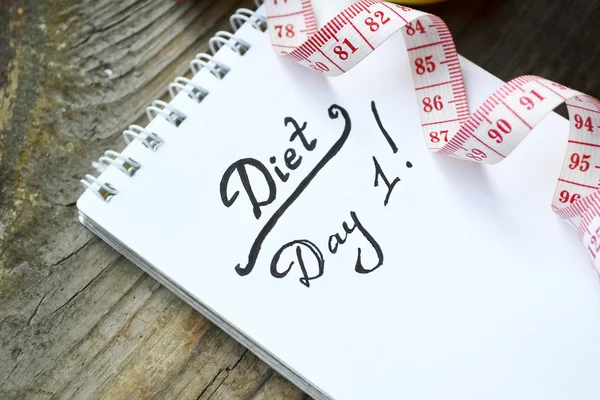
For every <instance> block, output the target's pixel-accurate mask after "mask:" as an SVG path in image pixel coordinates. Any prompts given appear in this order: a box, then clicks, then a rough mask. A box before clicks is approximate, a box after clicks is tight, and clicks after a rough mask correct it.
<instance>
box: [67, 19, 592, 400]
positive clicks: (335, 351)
mask: <svg viewBox="0 0 600 400" xmlns="http://www.w3.org/2000/svg"><path fill="white" fill-rule="evenodd" d="M243 29H244V31H243V37H244V38H246V40H247V41H249V42H250V43H251V44H252V48H251V50H250V51H249V52H248V53H247V54H246V55H245V56H244V57H239V56H237V55H235V54H234V53H233V52H231V51H229V50H228V49H223V50H221V51H220V53H219V56H218V58H219V59H220V60H223V62H224V63H226V64H228V65H230V66H231V68H232V69H231V72H230V73H229V74H228V75H227V76H226V78H225V79H223V80H222V81H217V80H216V79H213V78H212V77H211V76H210V75H209V74H208V73H207V71H206V70H203V71H202V73H201V74H200V76H198V77H196V78H195V79H194V80H195V81H198V82H200V83H201V84H202V85H203V86H205V87H207V88H209V89H210V90H211V93H210V94H209V95H208V97H207V98H206V99H205V100H204V101H203V102H202V103H201V104H200V105H198V104H196V103H194V102H193V101H191V100H189V99H187V98H186V97H185V96H184V95H183V94H182V95H180V96H179V97H178V98H177V99H175V101H174V104H176V107H177V108H179V109H181V110H182V111H183V112H185V113H186V114H187V115H188V118H187V119H186V121H184V122H183V124H181V126H179V127H177V128H175V127H172V126H171V125H170V124H168V123H166V122H165V121H164V120H162V119H161V118H160V117H159V118H157V119H155V120H154V121H153V122H152V123H151V124H150V125H149V127H150V129H151V130H152V131H154V132H156V133H158V134H159V135H160V136H161V137H163V138H164V139H165V144H164V145H163V146H162V147H161V148H160V149H159V150H158V151H157V152H156V153H153V152H151V151H149V150H147V149H145V148H143V147H142V146H141V145H139V143H134V144H132V145H131V146H129V147H128V148H127V149H126V151H125V152H124V154H126V155H129V156H131V157H132V158H134V159H135V160H137V161H139V162H140V163H141V164H142V168H141V169H140V170H139V171H138V173H137V174H136V175H135V176H134V177H133V178H128V177H126V176H124V175H123V174H121V173H120V172H119V171H118V170H116V169H114V168H112V167H111V168H109V169H108V170H107V171H105V172H104V173H103V174H102V176H101V180H102V181H108V182H111V183H112V184H113V185H114V186H115V187H117V189H119V194H118V195H116V196H115V197H114V198H113V199H112V201H110V202H109V203H103V202H102V201H101V200H99V199H98V198H97V197H95V196H94V194H93V193H92V192H91V191H87V192H86V193H85V194H84V195H83V196H82V198H81V199H80V200H79V202H78V206H79V208H80V209H81V210H82V211H83V212H84V213H85V214H86V215H87V216H88V217H89V218H91V219H93V220H94V221H96V223H97V224H99V225H101V226H102V227H103V228H104V229H106V230H107V231H109V232H111V233H112V234H113V235H115V236H116V237H117V238H118V239H119V240H120V241H122V242H123V243H125V244H126V245H127V246H128V247H130V248H131V249H133V251H135V252H137V253H138V254H140V255H141V256H142V257H143V258H145V259H146V260H148V262H150V263H151V264H153V265H154V266H155V267H156V268H158V269H160V270H161V271H162V272H163V273H164V274H165V275H167V276H168V277H169V278H170V279H172V280H174V281H176V282H177V283H178V284H179V285H181V286H182V287H184V288H185V289H186V290H187V291H189V292H190V293H192V294H193V295H194V296H196V297H197V298H198V299H199V300H200V301H202V302H203V303H205V304H206V305H207V306H208V307H210V308H212V309H213V310H215V311H216V312H217V313H218V314H220V315H221V316H222V317H223V318H224V319H226V320H227V321H229V322H230V323H231V324H233V325H234V326H236V327H237V328H238V329H240V330H241V331H243V332H245V334H247V335H248V336H249V337H251V338H252V339H253V340H254V341H256V342H257V343H259V344H260V345H261V346H263V347H264V348H266V349H267V350H268V351H269V352H270V353H272V354H273V355H274V356H276V357H277V358H279V359H280V360H282V361H283V363H285V364H286V365H288V366H289V367H290V368H292V369H293V370H294V371H296V372H297V373H298V374H300V375H302V376H303V377H304V378H306V379H307V380H308V381H310V382H312V384H314V385H315V386H317V387H318V388H319V389H320V390H321V391H323V392H325V393H327V394H328V395H329V396H331V397H334V398H339V399H367V398H369V399H371V398H373V399H374V398H404V399H441V398H445V399H455V398H456V399H462V400H466V399H482V398H485V399H488V400H490V399H528V400H530V399H545V400H548V399H565V400H567V399H568V400H571V399H597V398H598V397H599V396H600V380H599V377H600V361H599V360H600V340H598V338H600V285H599V281H598V278H597V275H596V273H595V271H594V269H593V268H592V266H591V265H590V263H589V261H588V259H587V256H586V254H585V251H584V249H583V247H582V246H581V244H580V243H579V241H578V239H577V233H576V231H575V229H573V228H572V227H570V226H568V225H567V224H566V223H565V222H564V221H562V220H560V219H558V218H557V217H556V216H554V214H553V213H552V212H551V209H550V199H551V196H552V193H553V189H554V185H555V181H556V177H557V175H558V171H559V168H560V162H561V159H562V157H563V151H564V148H565V145H566V138H567V132H568V123H567V121H566V120H564V119H563V118H561V117H559V116H557V115H554V114H553V115H550V116H548V117H547V118H546V120H544V122H543V123H542V124H540V125H539V126H538V127H536V128H535V130H534V132H533V133H532V135H531V136H530V137H529V138H527V139H526V140H525V142H524V143H523V144H522V145H521V146H520V147H519V148H518V149H517V150H516V151H515V152H514V153H513V154H512V155H511V156H510V157H508V159H507V160H506V161H504V162H502V163H501V164H499V165H496V166H492V167H486V166H480V165H476V164H474V163H467V162H464V161H460V160H454V159H451V158H447V157H442V156H437V155H433V154H431V153H430V152H429V151H428V150H427V147H426V145H425V141H424V139H423V138H422V137H421V133H420V121H419V115H418V112H417V102H416V98H415V95H414V92H413V86H412V82H411V75H410V71H409V65H408V62H407V57H406V52H405V46H404V44H403V43H402V38H401V36H400V35H396V36H395V37H393V38H392V39H390V40H389V41H388V42H386V43H385V44H384V45H383V46H382V47H381V48H380V49H378V51H377V52H375V53H374V55H373V56H371V57H370V58H369V59H367V60H366V61H365V62H363V63H362V64H360V65H359V66H358V67H356V68H354V69H353V70H352V71H350V72H349V73H347V74H345V75H344V76H342V77H338V78H334V79H331V80H328V79H325V78H323V77H321V76H319V75H318V74H316V73H314V72H312V71H309V70H307V69H305V68H303V67H300V66H298V65H294V64H293V63H291V62H288V61H286V60H284V59H282V58H280V57H279V56H277V55H276V54H275V53H274V52H273V51H272V49H271V48H270V46H269V43H268V38H267V35H266V34H261V33H259V32H256V31H254V30H252V29H251V28H249V27H244V28H243ZM461 65H462V67H463V70H464V76H465V83H466V88H467V92H468V96H469V101H470V107H471V110H473V109H475V107H476V106H477V105H478V104H480V103H481V102H482V101H483V100H484V99H485V98H486V97H487V96H488V95H490V94H491V93H492V92H493V91H494V90H495V89H497V88H498V87H499V86H500V84H501V82H500V81H499V80H498V79H497V78H495V77H493V76H491V75H490V74H489V73H487V72H485V71H483V70H482V69H480V68H479V67H477V66H475V65H473V64H472V63H470V62H468V61H466V60H464V59H461ZM372 101H374V102H375V104H376V108H377V110H378V113H379V116H380V119H381V122H382V124H383V126H384V127H385V129H386V130H387V132H388V133H389V135H390V137H391V139H392V140H393V142H394V143H395V145H396V146H397V148H398V151H397V153H393V151H392V148H391V146H390V144H389V143H388V141H387V140H386V139H385V137H384V136H383V134H382V131H381V130H380V128H379V127H378V125H377V122H376V119H375V117H374V115H373V112H372V109H371V102H372ZM332 104H338V105H339V106H341V107H343V108H344V109H345V110H347V112H348V114H349V117H350V119H351V131H350V133H349V136H348V139H347V141H346V142H345V143H344V144H343V146H342V147H341V150H340V151H339V152H338V153H337V154H336V155H335V156H334V157H333V158H332V159H331V160H330V161H329V162H328V163H327V164H326V165H325V166H324V167H323V168H322V169H321V170H320V171H319V172H318V173H317V174H316V176H315V177H314V179H312V181H311V182H310V183H309V184H308V185H307V187H306V189H305V190H304V191H303V192H302V193H301V194H300V195H299V196H298V198H297V199H296V200H295V201H294V202H293V204H291V206H289V208H287V209H286V210H285V211H284V212H283V213H282V216H281V218H280V219H279V220H278V221H277V223H276V224H274V226H273V228H272V230H271V231H270V232H269V233H268V234H267V235H266V237H265V239H264V241H263V242H262V247H261V249H260V252H259V253H258V257H257V259H256V264H255V266H254V268H253V270H252V272H250V273H249V274H247V275H245V276H240V275H239V274H238V273H237V272H236V270H235V266H236V265H237V264H240V265H241V266H242V267H244V266H246V264H247V262H248V255H249V252H250V249H251V247H252V245H253V243H254V242H255V239H256V238H257V236H258V235H259V232H260V231H261V229H263V227H264V226H265V224H266V223H267V221H268V220H269V219H270V218H271V217H272V216H273V215H274V213H275V212H276V210H278V209H280V208H281V207H282V205H283V204H284V203H285V202H286V200H287V199H288V198H289V197H290V195H292V193H293V192H294V190H295V189H297V187H298V186H299V185H300V184H301V182H302V181H303V180H304V179H305V178H306V177H307V176H308V175H309V173H310V171H311V170H313V168H315V166H316V165H317V164H318V163H319V161H320V160H322V159H323V157H324V156H325V155H326V153H327V152H328V151H329V150H330V149H331V148H332V146H334V143H335V142H336V141H338V140H339V139H340V137H341V135H342V132H343V131H344V127H345V123H344V120H343V118H342V117H341V116H340V117H339V118H337V119H331V118H330V117H329V116H328V108H329V107H330V106H331V105H332ZM286 117H291V118H293V119H294V120H295V121H296V122H297V123H298V124H299V125H300V126H302V125H303V124H304V123H305V122H306V124H307V126H306V129H305V130H304V131H303V136H304V139H306V143H307V146H305V145H304V144H303V143H302V140H301V137H300V136H298V137H296V139H295V140H293V141H292V142H290V136H291V135H292V133H293V132H294V127H293V124H292V123H289V124H288V126H285V124H284V120H285V118H286ZM314 139H316V145H315V147H314V149H313V150H312V151H309V150H307V149H306V147H311V144H314V142H312V140H314ZM536 146H543V147H544V148H545V152H544V153H540V152H536V151H534V149H535V148H536ZM288 148H293V149H294V151H295V152H296V156H295V157H293V159H292V160H293V162H294V163H297V162H298V156H301V157H302V160H301V162H300V165H299V166H298V167H297V169H295V170H293V171H290V170H289V169H287V168H286V167H285V163H284V154H285V153H286V150H287V149H288ZM289 154H291V153H288V155H289ZM272 156H275V157H276V165H277V166H279V167H280V169H281V170H282V172H284V173H288V172H289V179H288V180H287V182H285V183H284V182H282V181H281V180H280V179H279V178H278V176H277V174H276V172H275V171H274V169H273V165H272V164H271V163H270V162H269V159H270V157H272ZM373 157H375V158H376V160H377V163H378V164H379V165H380V167H381V170H382V171H383V172H384V174H385V176H386V178H387V179H388V180H389V182H390V183H391V182H392V181H393V180H394V179H395V178H399V179H400V182H399V183H397V184H396V185H395V187H394V189H393V191H392V192H391V194H390V196H389V201H388V203H387V206H384V200H385V198H386V195H387V192H388V190H387V186H386V185H385V183H384V182H383V180H382V177H381V176H380V177H379V186H378V187H374V180H375V176H376V168H375V163H374V159H373ZM245 158H252V159H255V160H258V161H260V163H262V164H263V165H264V166H265V167H266V169H267V170H268V171H269V174H270V175H271V176H272V178H273V181H274V184H275V186H276V191H277V193H276V196H275V199H274V201H273V202H272V203H271V204H268V205H265V206H262V207H260V212H261V216H260V218H259V219H257V218H256V217H255V214H254V212H253V208H252V206H251V204H250V201H249V197H248V195H247V193H246V191H245V190H244V188H243V186H242V184H241V182H240V178H239V174H237V173H234V174H232V177H231V179H230V181H229V186H228V188H227V197H228V198H231V196H233V194H234V193H235V192H236V191H239V192H240V193H239V196H238V198H237V199H236V200H235V202H233V204H232V205H231V206H230V207H226V206H225V205H224V204H223V201H222V198H221V194H220V184H221V181H222V178H223V175H224V173H225V172H226V170H227V169H228V168H229V167H230V166H231V165H232V163H234V162H236V161H238V160H241V159H245ZM407 161H409V162H410V163H411V164H412V168H408V167H407V164H406V162H407ZM247 171H248V175H249V180H250V182H251V184H252V189H253V191H254V193H255V195H256V198H257V200H258V201H265V200H267V199H268V197H269V196H268V191H267V188H268V185H267V184H266V180H265V178H264V177H263V176H262V175H261V174H260V173H259V172H258V170H257V169H255V168H253V167H248V168H247ZM353 215H354V218H355V220H358V221H359V223H360V225H361V226H362V229H355V230H354V231H353V232H352V233H351V234H349V235H348V238H347V241H346V242H345V243H344V244H340V245H338V247H337V250H336V251H335V254H332V251H330V248H329V247H330V243H329V239H330V236H331V235H334V234H335V233H339V234H340V237H342V238H343V237H345V235H344V230H343V226H342V224H343V223H344V222H346V223H347V226H348V227H349V228H352V227H353V226H354V225H356V224H355V222H353V219H352V218H353V217H352V216H353ZM355 220H354V221H355ZM364 232H368V233H367V234H365V233H364ZM369 236H370V238H369ZM295 240H307V241H309V242H310V245H308V243H307V242H302V243H305V245H300V246H291V247H288V248H287V250H285V251H284V252H283V253H282V254H281V258H280V259H279V263H278V264H277V271H279V273H282V271H285V270H286V269H287V268H288V266H289V263H290V262H291V261H294V260H296V262H295V263H294V265H293V267H292V268H291V270H290V272H289V273H288V274H287V275H286V276H285V277H283V278H275V277H273V276H272V274H271V263H272V260H273V257H274V255H275V254H276V253H277V252H278V250H280V249H281V248H282V247H283V246H285V245H286V244H287V243H290V242H292V241H295ZM374 243H376V244H374ZM298 247H299V248H301V250H302V255H303V259H304V262H305V267H306V269H307V274H308V275H309V276H314V275H317V274H318V263H317V261H316V257H315V256H313V254H315V253H317V254H318V253H319V252H320V253H322V256H323V260H324V261H323V263H324V265H323V274H322V276H321V277H319V278H317V279H313V280H310V282H309V284H310V287H306V286H305V285H304V284H302V283H301V281H300V278H301V277H302V274H301V269H300V267H299V265H298V262H297V259H296V248H298ZM359 248H360V249H361V261H362V265H363V267H364V268H365V269H370V268H374V267H375V266H377V265H378V263H379V262H380V261H381V260H380V256H382V257H383V263H382V265H381V266H379V267H378V268H376V269H375V270H374V271H372V272H370V273H357V272H356V271H355V265H356V262H357V261H356V260H357V255H358V249H359ZM376 248H377V249H380V252H381V253H380V254H379V255H378V253H377V251H376ZM311 249H312V250H311Z"/></svg>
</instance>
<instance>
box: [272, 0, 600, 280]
mask: <svg viewBox="0 0 600 400" xmlns="http://www.w3.org/2000/svg"><path fill="white" fill-rule="evenodd" d="M265 3H266V4H265V6H266V14H267V20H268V21H269V26H268V29H269V35H270V38H271V43H272V45H273V47H274V48H275V49H276V50H277V51H278V52H279V53H280V54H281V55H284V56H286V57H288V58H291V59H293V60H295V61H297V62H299V63H300V64H302V65H304V66H306V67H308V68H311V69H313V70H314V71H316V72H318V73H322V74H324V75H327V76H337V75H340V74H343V73H344V72H346V71H348V70H350V69H351V68H352V67H354V66H355V65H356V64H358V63H359V62H360V61H362V60H363V59H364V58H366V57H367V56H368V55H369V54H371V53H372V52H373V51H374V50H375V49H376V48H377V46H379V45H380V44H381V43H383V42H384V41H385V40H386V39H387V38H389V37H390V36H391V35H392V34H394V33H396V32H397V31H401V32H402V33H403V35H404V40H405V43H406V46H407V48H408V49H407V50H408V55H409V60H410V64H411V70H412V76H413V82H414V85H415V91H416V93H417V99H418V102H419V109H420V114H421V126H422V131H423V134H424V135H425V139H426V142H427V145H428V146H429V149H430V150H431V151H433V152H436V153H439V154H444V155H448V156H452V157H456V158H461V159H464V160H469V161H473V162H477V163H483V164H495V163H497V162H499V161H502V160H503V159H504V158H505V157H506V156H507V155H508V154H510V153H511V152H512V151H513V150H514V149H515V148H516V147H517V145H518V144H519V143H520V142H521V141H522V140H523V139H524V138H525V136H526V135H527V134H528V133H529V132H530V131H531V130H532V129H533V127H534V126H535V125H536V124H537V123H538V122H539V121H540V120H542V119H543V118H544V117H545V116H546V114H548V113H549V112H550V111H552V110H553V109H554V108H555V107H557V106H558V105H560V104H562V103H563V102H564V103H566V104H567V108H568V110H569V117H570V132H569V141H568V146H567V156H566V159H565V161H564V163H563V167H562V170H561V173H560V177H559V179H558V184H557V187H556V191H555V193H554V197H553V200H552V208H553V210H554V212H555V213H557V214H558V215H559V216H561V217H563V218H565V219H567V220H568V221H569V222H571V223H572V224H573V225H574V226H575V227H576V228H578V230H579V235H580V238H581V239H582V241H583V244H584V246H585V247H586V249H587V251H588V254H589V255H590V257H591V258H592V262H593V263H594V265H595V266H596V269H597V270H598V271H599V272H600V257H598V255H599V253H600V190H599V182H600V102H599V101H598V100H597V99H595V98H593V97H591V96H588V95H586V94H583V93H580V92H578V91H576V90H573V89H569V88H567V87H565V86H563V85H560V84H558V83H555V82H551V81H549V80H547V79H543V78H540V77H537V76H523V77H519V78H516V79H513V80H512V81H510V82H508V83H506V84H505V85H504V86H502V87H501V88H500V89H499V90H498V91H496V92H495V93H494V94H493V95H492V96H491V97H490V98H489V99H488V100H486V101H485V102H484V103H483V104H482V105H481V106H480V107H479V108H478V109H477V110H476V111H475V112H474V113H472V114H471V113H470V112H469V107H468V105H467V97H466V92H465V88H464V83H463V77H462V72H461V69H460V63H459V60H458V54H457V52H456V48H455V46H454V41H453V39H452V35H451V33H450V31H449V30H448V27H447V26H446V24H445V23H444V22H443V21H442V20H441V19H440V18H439V17H436V16H435V15H431V14H427V13H424V12H422V11H418V10H413V9H411V8H408V7H405V6H401V5H397V4H392V3H387V2H383V1H376V0H361V1H359V2H357V3H355V4H354V5H352V6H350V7H348V8H347V9H345V10H344V11H342V12H341V13H340V14H338V15H337V16H336V17H335V18H333V19H332V20H330V21H329V22H328V23H327V24H326V25H325V26H324V27H322V28H321V29H319V30H317V26H316V21H315V17H314V13H313V9H312V5H311V3H310V0H267V1H266V2H265Z"/></svg>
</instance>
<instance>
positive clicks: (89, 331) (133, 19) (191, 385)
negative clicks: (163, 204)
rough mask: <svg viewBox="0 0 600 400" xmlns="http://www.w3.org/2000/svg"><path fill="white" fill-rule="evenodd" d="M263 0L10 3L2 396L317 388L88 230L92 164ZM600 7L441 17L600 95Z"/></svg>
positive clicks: (488, 9)
mask: <svg viewBox="0 0 600 400" xmlns="http://www.w3.org/2000/svg"><path fill="white" fill-rule="evenodd" d="M250 3H251V2H250V0H219V1H218V2H217V1H209V0H198V1H189V2H187V3H173V2H171V1H168V0H97V1H83V2H80V1H76V0H63V1H58V0H48V1H43V2H39V3H38V1H36V0H14V1H13V0H0V88H1V97H0V185H1V194H0V293H1V294H0V321H1V322H0V397H1V398H15V399H22V398H25V397H27V398H36V399H37V398H39V399H46V398H68V397H74V398H111V399H113V398H123V399H134V398H182V399H183V398H185V399H215V400H216V399H240V398H244V399H250V398H256V399H261V398H264V399H267V398H268V399H275V398H286V399H300V398H303V397H304V395H303V394H302V393H301V392H299V391H298V390H297V389H296V388H295V387H294V386H293V385H292V384H290V383H289V382H287V381H286V380H284V379H283V378H281V377H280V376H279V375H278V374H277V373H274V372H273V371H272V370H271V369H270V368H269V367H267V366H266V365H265V364H263V363H262V362H261V361H259V360H258V359H257V358H256V357H255V356H254V355H252V354H251V353H250V352H248V351H247V350H246V349H245V348H243V347H242V346H241V345H239V344H237V343H236V342H235V341H234V340H232V339H231V338H229V337H228V336H227V335H226V334H224V333H223V332H222V331H220V330H219V329H218V328H216V327H214V326H212V325H211V324H210V323H209V322H208V321H207V320H206V319H204V318H203V317H202V316H201V315H199V314H198V313H196V312H195V311H193V310H192V309H191V308H190V307H188V306H187V305H186V304H184V303H183V302H182V301H180V300H178V299H177V298H176V297H175V296H174V295H173V294H171V293H170V292H169V291H168V290H166V289H164V288H162V287H161V286H160V285H159V284H157V283H156V282H155V281H154V280H153V279H151V278H150V277H148V276H147V275H146V274H144V273H142V272H141V271H140V270H139V269H138V268H136V267H135V266H134V265H133V264H131V263H130V262H129V261H127V260H126V259H125V258H123V257H121V256H119V254H117V253H116V252H115V251H113V250H112V249H111V248H109V247H108V246H107V245H105V244H104V243H103V242H102V241H100V240H99V239H97V238H95V237H94V236H93V235H92V234H91V233H90V232H88V231H87V230H86V229H84V228H83V226H81V225H80V224H79V222H78V220H77V210H76V206H75V201H76V200H77V197H78V196H79V195H80V194H81V192H82V189H81V187H80V186H79V183H78V180H79V178H80V177H82V175H83V174H84V173H86V172H91V167H90V162H91V161H92V160H94V159H97V157H98V156H99V155H100V154H101V152H102V151H103V150H104V149H108V148H114V149H121V148H122V147H123V143H122V141H121V131H122V130H123V129H124V128H125V127H127V126H128V125H129V124H130V123H131V122H134V121H136V120H139V119H140V118H141V116H142V113H143V110H144V109H145V107H146V106H147V105H148V104H149V103H150V102H151V100H153V99H155V98H160V97H162V96H164V95H165V89H166V84H167V83H168V82H170V81H171V79H172V78H173V77H174V76H176V75H178V74H182V73H184V72H185V71H186V69H187V63H188V61H189V60H190V59H192V58H193V56H194V55H195V54H196V53H198V52H201V51H206V50H207V45H206V44H207V41H208V39H209V37H210V35H211V33H214V32H215V31H216V30H218V29H223V28H226V27H227V25H228V17H229V15H230V14H232V12H233V11H234V10H235V9H236V8H238V7H242V6H246V7H249V6H251V5H250ZM599 4H600V2H599V1H597V0H589V1H588V0H574V1H571V2H568V4H566V3H565V2H558V1H551V0H502V1H500V0H498V1H485V0H451V1H450V3H449V4H447V5H444V6H440V7H436V9H435V11H436V12H437V13H438V14H439V15H441V16H442V17H443V18H444V19H445V20H446V21H447V22H448V24H449V26H450V29H451V30H452V32H453V33H454V35H455V38H456V42H457V47H458V50H459V52H460V53H462V54H463V55H464V56H466V57H467V58H469V59H471V60H472V61H474V62H476V63H477V64H479V65H481V66H483V67H484V68H486V69H488V70H489V71H490V72H492V73H493V74H495V75H497V76H499V77H501V78H502V79H504V80H508V79H510V78H512V77H515V76H518V75H523V74H539V75H542V76H545V77H547V78H550V79H553V80H556V81H558V82H561V83H563V84H565V85H568V86H570V87H573V88H576V89H579V90H581V91H583V92H585V93H588V94H591V95H594V96H596V97H598V98H600V80H599V79H598V65H599V62H600V47H599V45H598V43H599V40H598V39H600V37H599V35H598V31H597V24H598V22H597V21H599V20H600V5H599ZM141 121H143V120H141ZM566 137H567V132H565V140H566ZM532 157H534V155H532ZM507 162H510V160H508V161H507ZM557 162H559V160H557ZM573 234H576V233H575V231H574V232H573Z"/></svg>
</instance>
